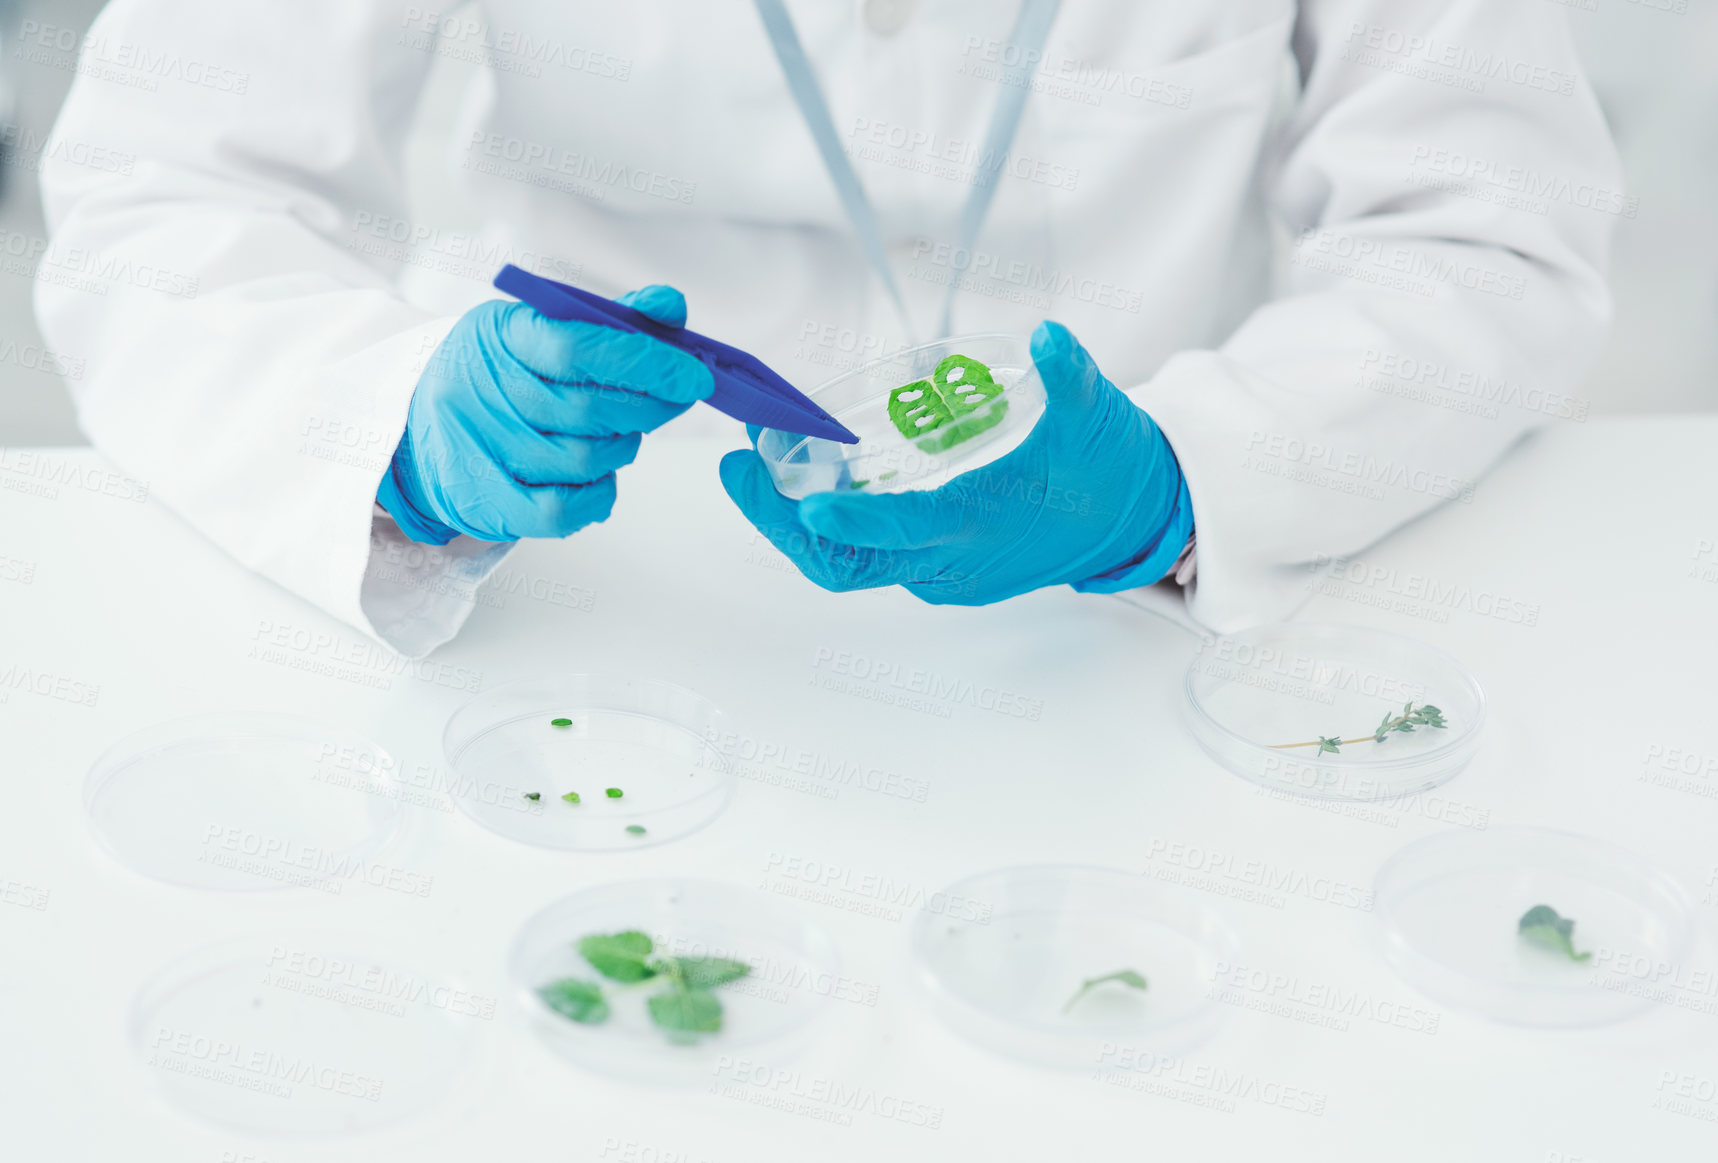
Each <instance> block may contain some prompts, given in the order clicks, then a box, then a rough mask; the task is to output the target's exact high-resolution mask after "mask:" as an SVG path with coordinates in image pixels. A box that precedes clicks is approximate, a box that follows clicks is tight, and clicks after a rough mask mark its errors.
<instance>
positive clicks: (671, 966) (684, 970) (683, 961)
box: [655, 957, 752, 989]
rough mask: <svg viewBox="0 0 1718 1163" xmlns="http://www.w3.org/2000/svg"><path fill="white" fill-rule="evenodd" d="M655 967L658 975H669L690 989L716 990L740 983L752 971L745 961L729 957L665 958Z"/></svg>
mask: <svg viewBox="0 0 1718 1163" xmlns="http://www.w3.org/2000/svg"><path fill="white" fill-rule="evenodd" d="M655 967H656V970H657V972H658V973H666V974H668V975H669V976H671V977H673V978H674V980H675V981H677V982H680V983H682V984H684V985H685V986H686V988H688V989H714V988H715V987H716V986H718V985H726V984H727V983H728V982H730V981H738V980H739V979H740V978H742V977H744V976H745V975H746V974H748V973H750V972H751V971H752V967H751V966H750V965H747V964H746V963H745V962H744V961H735V960H733V959H731V958H728V957H664V958H663V959H662V960H661V961H658V962H656V963H655Z"/></svg>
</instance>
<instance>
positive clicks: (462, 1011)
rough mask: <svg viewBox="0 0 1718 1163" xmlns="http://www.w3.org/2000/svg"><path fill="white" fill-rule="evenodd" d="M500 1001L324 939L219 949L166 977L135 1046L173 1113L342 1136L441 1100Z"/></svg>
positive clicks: (140, 1006)
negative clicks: (175, 1111)
mask: <svg viewBox="0 0 1718 1163" xmlns="http://www.w3.org/2000/svg"><path fill="white" fill-rule="evenodd" d="M494 1008H495V1001H494V999H493V998H485V997H483V996H481V995H477V994H473V993H472V992H471V991H470V990H468V989H466V988H465V987H464V986H463V985H461V984H460V983H459V982H458V981H455V980H452V979H448V978H441V977H437V976H435V975H433V974H426V973H424V972H423V971H421V970H418V969H415V968H412V967H408V966H401V965H398V964H395V963H393V962H391V961H389V960H387V959H384V958H377V957H374V956H372V955H370V954H367V953H365V952H363V951H362V946H361V944H355V943H354V942H352V941H349V940H347V939H346V938H342V937H328V936H323V935H316V934H302V935H287V936H277V937H270V938H267V939H265V940H256V941H243V942H236V943H231V944H224V945H219V946H215V947H213V948H210V949H205V950H202V951H199V952H197V953H194V954H192V955H190V956H187V957H185V958H182V959H181V960H179V961H176V962H174V963H173V964H171V965H168V966H167V967H166V968H164V969H162V970H161V971H160V972H158V973H157V974H156V975H155V976H154V977H153V978H152V979H151V980H150V981H149V982H148V984H146V985H145V986H144V987H143V989H142V990H140V991H139V993H138V995H137V997H136V998H135V1000H134V1001H133V1002H132V1007H131V1014H130V1023H129V1024H130V1038H131V1044H132V1048H133V1050H134V1051H135V1053H136V1054H137V1055H138V1058H139V1060H140V1061H141V1062H142V1064H143V1067H144V1069H145V1071H146V1072H147V1073H148V1074H149V1075H150V1076H151V1077H152V1078H153V1079H154V1081H155V1083H156V1084H157V1086H158V1087H159V1089H160V1090H161V1091H162V1093H163V1094H164V1095H165V1096H166V1098H167V1099H168V1101H170V1102H171V1103H172V1104H173V1105H174V1106H176V1107H178V1108H179V1109H180V1110H182V1111H184V1112H185V1113H187V1114H190V1115H193V1116H195V1117H197V1118H201V1119H204V1120H206V1121H208V1122H212V1123H217V1124H219V1125H222V1126H226V1127H232V1128H237V1129H240V1130H245V1131H253V1132H263V1133H268V1134H279V1135H336V1134H349V1133H354V1132H359V1131H367V1130H372V1129H374V1128H376V1127H381V1126H386V1125H388V1124H390V1123H394V1122H397V1121H399V1120H400V1119H403V1118H405V1117H407V1116H408V1115H411V1114H413V1113H416V1112H418V1111H421V1110H423V1109H424V1108H426V1107H428V1106H430V1105H431V1104H433V1103H434V1102H436V1101H437V1100H438V1099H439V1098H441V1097H442V1096H443V1095H445V1094H446V1092H447V1091H448V1089H449V1087H450V1086H451V1084H452V1083H453V1082H454V1081H455V1080H456V1078H457V1076H458V1074H459V1071H460V1069H461V1066H462V1064H463V1063H464V1062H466V1061H468V1060H469V1058H470V1057H471V1054H472V1052H473V1046H474V1043H475V1039H476V1038H477V1036H478V1031H479V1028H480V1025H481V1023H482V1022H484V1021H486V1020H491V1019H493V1017H494Z"/></svg>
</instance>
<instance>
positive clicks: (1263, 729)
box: [1183, 622, 1485, 800]
mask: <svg viewBox="0 0 1718 1163" xmlns="http://www.w3.org/2000/svg"><path fill="white" fill-rule="evenodd" d="M1183 690H1184V693H1185V695H1186V700H1185V703H1184V706H1183V712H1184V714H1183V718H1184V721H1185V722H1186V723H1187V726H1188V729H1189V730H1190V731H1191V732H1192V734H1193V737H1194V738H1195V739H1196V740H1198V742H1199V745H1200V747H1202V748H1203V749H1204V750H1205V753H1206V754H1207V755H1209V756H1211V758H1213V759H1215V760H1216V761H1217V762H1218V763H1220V764H1222V765H1223V766H1224V767H1226V768H1228V769H1229V770H1230V771H1232V772H1234V773H1235V774H1236V775H1238V776H1240V777H1241V778H1242V779H1245V780H1248V781H1249V782H1252V783H1256V784H1260V785H1262V786H1264V787H1267V788H1271V789H1273V790H1276V791H1281V792H1284V793H1288V794H1292V795H1300V796H1309V797H1315V798H1319V799H1346V800H1379V799H1388V798H1391V797H1393V796H1402V795H1409V794H1411V793H1413V792H1417V791H1424V790H1425V789H1427V788H1431V787H1436V786H1437V785H1439V784H1441V783H1444V782H1446V781H1447V780H1449V779H1451V778H1453V777H1454V776H1455V774H1456V773H1457V772H1459V771H1460V770H1461V769H1462V768H1463V767H1466V766H1467V763H1468V761H1469V760H1470V759H1472V758H1473V753H1474V751H1475V750H1476V749H1477V748H1478V746H1479V733H1480V727H1481V725H1482V724H1483V723H1484V721H1485V695H1484V693H1483V692H1482V691H1481V690H1480V687H1479V683H1478V682H1476V681H1475V680H1474V677H1473V676H1472V675H1471V674H1469V673H1468V672H1467V670H1466V669H1464V668H1463V667H1462V665H1461V663H1459V662H1457V661H1456V660H1455V659H1454V658H1451V657H1450V656H1449V655H1447V654H1445V653H1444V652H1443V651H1441V650H1436V649H1434V648H1432V647H1430V646H1427V645H1425V644H1424V643H1422V642H1416V641H1415V640H1414V639H1412V638H1406V637H1403V636H1402V635H1400V634H1390V633H1386V632H1385V631H1382V630H1370V629H1365V628H1362V627H1359V626H1340V625H1326V624H1318V623H1310V622H1307V623H1303V622H1281V623H1277V624H1274V625H1269V626H1258V627H1255V628H1253V629H1250V630H1243V631H1241V632H1239V633H1236V634H1225V635H1221V636H1219V637H1215V638H1212V639H1209V640H1207V641H1206V643H1205V644H1204V645H1203V646H1202V647H1201V648H1200V650H1199V653H1198V654H1197V655H1195V656H1194V658H1193V661H1192V663H1191V664H1190V665H1189V666H1188V668H1187V678H1186V681H1185V683H1184V684H1183ZM1428 706H1429V707H1431V708H1434V709H1435V711H1436V712H1437V714H1436V715H1431V714H1429V713H1428V712H1426V710H1425V708H1427V707H1428ZM1410 708H1412V709H1410ZM1434 721H1441V722H1442V723H1443V724H1444V725H1443V726H1441V727H1439V726H1433V725H1430V723H1431V722H1434ZM1392 724H1396V725H1398V726H1397V728H1396V729H1391V728H1392ZM1401 728H1405V729H1401ZM1379 732H1382V738H1381V739H1380V738H1376V737H1375V736H1376V735H1377V733H1379ZM1321 740H1327V741H1328V744H1329V745H1330V746H1335V747H1336V748H1337V749H1336V750H1335V751H1334V752H1333V751H1330V750H1329V749H1328V747H1327V746H1326V745H1324V744H1321Z"/></svg>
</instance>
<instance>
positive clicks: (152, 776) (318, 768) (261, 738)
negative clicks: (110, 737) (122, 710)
mask: <svg viewBox="0 0 1718 1163" xmlns="http://www.w3.org/2000/svg"><path fill="white" fill-rule="evenodd" d="M401 787H402V785H401V782H400V779H399V768H398V766H397V764H396V763H395V761H394V759H393V757H392V756H390V755H389V754H388V753H387V752H386V751H384V750H382V748H380V747H379V746H377V745H376V744H375V743H372V742H371V741H370V740H368V739H366V738H364V737H363V736H362V735H359V734H357V733H355V732H352V731H345V730H341V729H339V728H334V727H326V726H323V725H322V724H319V723H315V722H312V721H310V720H307V719H300V718H296V717H294V716H291V715H279V714H215V715H200V716H196V717H193V718H187V719H179V720H176V721H174V722H170V723H164V724H162V725H160V726H157V727H151V728H149V729H148V730H145V731H139V732H138V733H137V734H135V735H130V736H127V737H126V738H125V739H122V740H120V742H118V743H117V744H115V745H114V746H113V747H112V748H110V749H109V750H108V751H106V752H105V753H104V754H103V755H102V756H101V757H100V758H99V759H97V760H96V761H95V763H94V765H92V766H91V768H90V770H89V774H88V775H87V776H86V777H85V780H84V814H85V818H86V819H87V820H88V822H89V827H90V831H91V832H92V833H94V835H95V837H96V840H97V841H98V842H99V843H100V844H101V846H102V847H103V848H106V849H107V851H108V852H110V853H111V854H112V855H113V856H114V858H115V859H117V860H118V861H119V862H120V863H121V864H124V865H125V866H126V867H127V868H130V869H131V870H132V871H134V872H138V873H141V874H142V875H144V876H148V877H152V878H154V879H155V880H162V881H167V882H168V883H170V884H180V885H187V886H189V887H193V888H202V889H214V890H218V891H230V892H254V891H263V890H269V889H280V888H287V887H291V886H294V885H299V886H321V887H325V888H326V887H329V886H331V885H336V884H338V883H339V882H340V881H341V880H343V879H344V878H346V877H350V876H352V875H353V874H355V873H358V872H361V871H362V869H363V868H364V866H365V863H366V862H367V861H368V860H370V859H371V858H372V857H374V856H375V855H376V854H377V853H379V852H380V851H381V850H382V849H383V848H384V847H385V846H386V845H387V844H388V842H389V840H390V839H392V837H393V836H394V835H396V834H397V832H398V830H399V828H400V826H401V824H402V823H403V820H404V816H403V809H402V800H401Z"/></svg>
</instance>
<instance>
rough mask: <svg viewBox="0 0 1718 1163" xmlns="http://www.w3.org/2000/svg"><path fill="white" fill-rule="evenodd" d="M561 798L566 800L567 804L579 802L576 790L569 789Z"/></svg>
mask: <svg viewBox="0 0 1718 1163" xmlns="http://www.w3.org/2000/svg"><path fill="white" fill-rule="evenodd" d="M561 798H562V799H564V800H566V801H567V802H568V803H569V804H576V803H578V802H579V793H578V792H576V791H570V792H568V793H567V794H566V795H564V796H562V797H561Z"/></svg>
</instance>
